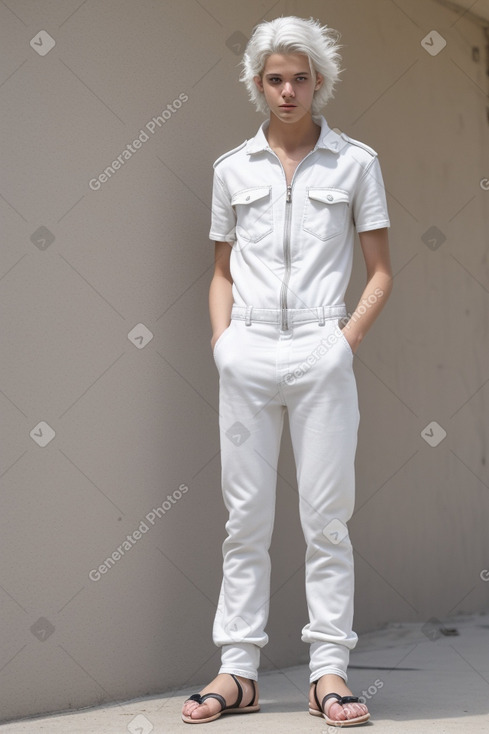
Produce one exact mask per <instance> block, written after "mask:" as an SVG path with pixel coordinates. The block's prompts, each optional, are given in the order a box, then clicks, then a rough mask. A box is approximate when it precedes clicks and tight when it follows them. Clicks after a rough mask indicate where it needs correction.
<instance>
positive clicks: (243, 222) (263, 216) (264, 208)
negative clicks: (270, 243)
mask: <svg viewBox="0 0 489 734" xmlns="http://www.w3.org/2000/svg"><path fill="white" fill-rule="evenodd" d="M231 205H232V206H233V207H234V209H235V211H236V234H237V235H238V237H239V238H240V239H242V240H245V241H246V242H258V241H259V240H261V239H263V237H266V236H267V235H268V234H270V233H271V232H273V208H272V187H271V186H257V187H254V188H252V189H243V190H242V191H237V192H236V193H235V194H233V196H232V198H231Z"/></svg>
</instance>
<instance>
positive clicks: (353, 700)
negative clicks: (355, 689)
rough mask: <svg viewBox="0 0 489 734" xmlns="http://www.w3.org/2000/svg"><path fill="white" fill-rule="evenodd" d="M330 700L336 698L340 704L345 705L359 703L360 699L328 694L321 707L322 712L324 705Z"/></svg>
mask: <svg viewBox="0 0 489 734" xmlns="http://www.w3.org/2000/svg"><path fill="white" fill-rule="evenodd" d="M328 698H336V699H337V701H338V703H340V704H342V705H343V704H344V703H358V702H359V700H360V699H359V698H358V697H357V696H340V695H339V693H327V694H326V696H325V697H324V698H323V702H322V705H321V708H322V710H323V711H324V704H325V703H326V701H327V700H328Z"/></svg>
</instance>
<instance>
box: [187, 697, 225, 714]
mask: <svg viewBox="0 0 489 734" xmlns="http://www.w3.org/2000/svg"><path fill="white" fill-rule="evenodd" d="M206 698H215V699H216V700H217V701H219V703H220V704H221V711H224V709H225V708H226V701H225V700H224V698H223V696H221V694H220V693H205V694H204V695H203V696H201V695H200V693H194V694H193V695H192V696H189V698H188V699H187V701H197V703H198V704H201V703H204V702H205V700H206Z"/></svg>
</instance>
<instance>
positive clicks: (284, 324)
mask: <svg viewBox="0 0 489 734" xmlns="http://www.w3.org/2000/svg"><path fill="white" fill-rule="evenodd" d="M268 150H269V151H270V153H273V155H274V156H275V158H277V160H278V162H279V163H280V165H281V166H282V161H281V160H280V158H279V157H278V155H277V154H276V153H275V152H274V151H273V150H272V149H271V148H270V147H269V148H268ZM315 152H316V147H314V149H313V150H310V151H309V153H308V154H307V155H306V156H304V158H303V159H302V160H301V162H300V163H299V164H298V166H297V167H296V169H295V171H294V175H293V176H292V181H291V182H290V184H287V176H286V174H285V169H284V167H283V166H282V171H283V174H284V178H285V184H286V188H287V195H286V197H285V223H284V266H285V271H284V278H283V280H282V286H281V288H280V310H281V314H280V328H281V329H282V330H283V331H287V329H288V328H289V319H288V315H287V291H288V288H289V279H290V265H291V258H290V221H291V217H292V207H291V204H292V184H293V183H294V178H295V174H296V173H297V171H298V170H299V168H300V166H301V165H302V164H303V163H304V161H305V160H306V158H308V157H309V156H310V155H311V154H312V153H315Z"/></svg>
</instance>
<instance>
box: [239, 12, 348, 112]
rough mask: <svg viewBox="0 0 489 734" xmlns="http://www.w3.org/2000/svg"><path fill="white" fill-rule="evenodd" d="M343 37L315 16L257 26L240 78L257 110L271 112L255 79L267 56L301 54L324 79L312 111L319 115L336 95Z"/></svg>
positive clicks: (249, 42) (279, 19) (286, 18)
mask: <svg viewBox="0 0 489 734" xmlns="http://www.w3.org/2000/svg"><path fill="white" fill-rule="evenodd" d="M339 38H340V34H339V33H338V31H335V30H333V29H332V28H328V27H327V26H325V25H324V26H322V25H321V24H320V23H319V21H317V20H314V18H309V19H308V20H306V19H305V18H298V17H296V16H294V15H291V16H288V17H285V18H283V17H282V18H275V19H274V20H271V21H264V22H263V23H260V24H259V25H257V26H256V27H255V28H254V30H253V34H252V36H251V38H250V40H249V41H248V44H247V46H246V50H245V53H244V56H243V59H242V61H241V66H242V67H243V68H242V72H241V75H240V77H239V81H241V82H244V84H245V86H246V88H247V90H248V94H249V97H250V100H251V101H252V102H253V103H254V105H255V107H256V109H257V110H258V111H259V112H263V113H265V114H267V113H268V105H267V103H266V101H265V96H264V94H263V92H260V90H259V89H258V88H257V86H256V84H255V82H254V81H253V77H254V76H260V77H261V75H262V73H263V69H264V67H265V63H266V60H267V58H268V57H269V56H270V55H271V54H274V53H281V54H293V53H300V54H305V55H306V56H307V57H308V59H309V66H310V69H311V73H312V74H313V76H315V72H318V73H319V74H321V76H322V77H323V78H324V81H323V84H322V85H321V87H320V88H319V89H317V90H316V91H315V92H314V97H313V100H312V108H311V112H312V114H313V115H317V114H319V112H320V110H322V108H323V107H324V106H325V105H326V103H327V102H328V100H329V99H330V98H331V97H333V96H334V95H333V92H334V86H335V84H336V82H337V81H338V78H339V75H340V74H341V70H340V61H341V56H340V54H339V53H338V49H339V48H341V46H339V45H338V40H339Z"/></svg>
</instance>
